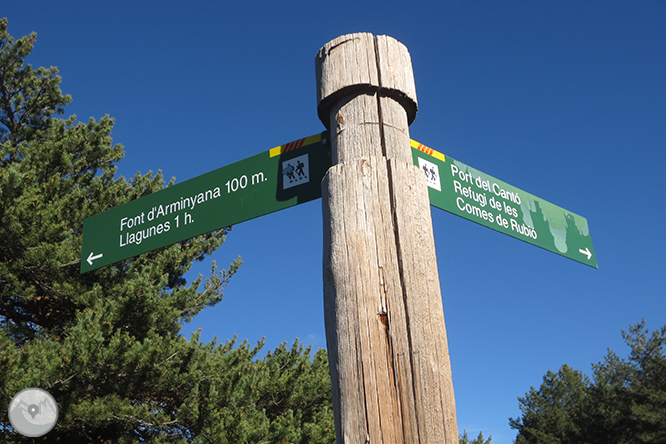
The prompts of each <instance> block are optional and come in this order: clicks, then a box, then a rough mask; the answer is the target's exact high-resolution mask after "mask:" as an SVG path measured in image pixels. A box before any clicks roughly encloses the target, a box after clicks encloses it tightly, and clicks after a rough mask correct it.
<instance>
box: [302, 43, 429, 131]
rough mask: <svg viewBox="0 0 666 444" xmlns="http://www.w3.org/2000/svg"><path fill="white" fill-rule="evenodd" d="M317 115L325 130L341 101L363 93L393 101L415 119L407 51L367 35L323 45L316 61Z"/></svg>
mask: <svg viewBox="0 0 666 444" xmlns="http://www.w3.org/2000/svg"><path fill="white" fill-rule="evenodd" d="M315 69H316V74H317V112H318V114H319V119H320V120H321V121H322V123H323V124H324V125H325V126H326V127H327V128H328V126H329V123H328V122H329V113H330V109H331V107H332V105H333V103H334V102H335V101H336V100H338V99H339V98H340V97H342V96H345V95H348V94H353V93H355V92H357V93H363V92H371V93H374V92H376V91H379V92H380V93H381V94H382V95H384V96H388V97H392V98H393V99H394V100H396V101H397V102H399V103H400V104H401V105H402V106H403V107H404V108H405V111H406V112H407V121H408V123H409V124H411V123H412V122H413V121H414V119H415V118H416V111H417V109H418V104H417V102H416V86H415V84H414V71H413V70H412V60H411V57H410V56H409V51H407V47H405V45H403V44H402V43H400V42H399V41H397V40H396V39H394V38H392V37H389V36H386V35H379V36H374V35H372V34H370V33H356V34H347V35H343V36H340V37H338V38H336V39H333V40H331V41H330V42H328V43H327V44H325V45H324V46H323V47H322V48H321V49H320V50H319V52H318V53H317V56H316V57H315Z"/></svg>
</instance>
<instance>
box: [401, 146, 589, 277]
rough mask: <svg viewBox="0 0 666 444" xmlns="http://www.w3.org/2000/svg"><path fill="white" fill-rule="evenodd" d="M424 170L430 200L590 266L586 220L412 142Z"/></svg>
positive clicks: (459, 214) (416, 156)
mask: <svg viewBox="0 0 666 444" xmlns="http://www.w3.org/2000/svg"><path fill="white" fill-rule="evenodd" d="M411 146H412V156H413V159H414V164H415V165H417V166H418V167H419V168H421V169H422V170H423V172H424V173H425V175H426V181H427V184H428V187H429V189H428V191H429V194H430V204H431V205H433V206H435V207H437V208H440V209H442V210H445V211H448V212H450V213H453V214H456V215H458V216H461V217H464V218H465V219H468V220H471V221H473V222H476V223H479V224H481V225H484V226H486V227H488V228H492V229H493V230H497V231H499V232H501V233H504V234H507V235H509V236H512V237H514V238H516V239H520V240H523V241H525V242H528V243H530V244H532V245H536V246H537V247H541V248H544V249H546V250H548V251H552V252H553V253H557V254H560V255H562V256H564V257H568V258H569V259H573V260H575V261H578V262H581V263H583V264H585V265H589V266H591V267H594V268H598V267H597V258H596V256H595V254H594V249H593V248H592V240H591V239H590V230H589V228H588V225H587V220H586V219H585V218H584V217H581V216H579V215H577V214H574V213H572V212H570V211H567V210H565V209H563V208H560V207H558V206H557V205H553V204H552V203H550V202H546V201H545V200H542V199H540V198H538V197H536V196H534V195H532V194H530V193H527V192H525V191H522V190H519V189H518V188H516V187H514V186H511V185H509V184H507V183H505V182H502V181H501V180H498V179H495V178H494V177H492V176H489V175H487V174H485V173H482V172H481V171H478V170H475V169H474V168H471V167H469V166H467V165H465V164H464V163H462V162H459V161H457V160H454V159H452V158H450V157H447V156H444V155H443V154H442V153H439V152H437V151H435V150H433V149H432V148H429V147H427V146H425V145H422V144H420V143H418V142H416V141H414V140H412V141H411Z"/></svg>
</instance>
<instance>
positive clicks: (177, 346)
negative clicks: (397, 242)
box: [0, 19, 335, 444]
mask: <svg viewBox="0 0 666 444" xmlns="http://www.w3.org/2000/svg"><path fill="white" fill-rule="evenodd" d="M7 26H8V25H7V20H6V19H3V20H2V21H0V406H3V405H4V406H8V405H9V401H10V400H11V398H12V396H14V395H15V394H16V393H18V392H19V391H20V390H22V389H25V388H28V387H39V388H43V389H45V390H47V391H48V392H49V393H51V395H53V397H54V398H55V399H56V401H57V402H58V407H59V418H58V422H57V424H56V426H55V428H54V429H53V430H52V431H51V432H49V433H48V434H47V435H46V436H45V438H44V439H46V440H47V441H48V442H62V443H68V444H69V443H134V442H155V443H157V442H159V443H166V442H169V443H245V442H253V443H259V442H280V443H281V442H289V443H314V442H320V443H326V442H333V441H334V440H335V437H334V434H335V432H334V424H333V413H332V407H331V400H330V397H331V395H330V379H329V375H328V362H327V358H326V354H325V352H324V351H323V350H320V351H318V352H317V353H315V354H314V355H313V356H311V354H310V349H309V348H308V349H304V348H303V346H301V345H299V344H298V342H295V343H294V345H293V347H291V348H287V347H286V344H283V345H282V346H280V347H278V348H277V349H276V350H275V351H273V352H271V353H268V355H267V356H266V357H265V358H263V359H261V360H257V353H258V352H259V350H260V348H261V347H262V345H263V344H258V345H257V346H256V347H251V346H249V345H248V344H247V343H245V342H243V343H241V344H237V343H236V342H235V339H234V340H230V341H227V342H225V343H223V344H218V343H216V342H215V341H213V342H211V343H201V342H199V335H198V334H194V335H193V336H192V337H191V338H189V339H186V338H184V337H182V336H180V335H179V331H180V329H181V327H182V324H183V323H184V322H188V321H189V320H191V319H192V317H193V316H195V315H196V314H197V313H199V312H200V311H201V310H203V309H205V308H206V307H210V306H212V305H215V304H216V303H218V302H219V301H220V300H221V299H222V290H223V289H224V288H225V287H226V285H227V283H228V281H229V279H230V278H231V277H232V276H233V274H234V273H235V272H236V270H237V269H238V267H239V266H240V264H241V261H240V258H239V259H238V260H236V261H234V262H233V263H232V264H230V266H229V268H228V269H224V270H218V269H217V268H216V266H215V264H214V263H213V265H212V270H211V274H210V276H209V277H208V278H206V279H203V278H202V277H201V276H200V277H199V279H197V280H195V281H193V282H191V283H189V284H188V283H187V282H186V281H185V279H184V278H183V276H184V274H185V273H186V272H187V271H188V270H189V269H190V266H191V264H192V262H193V261H195V260H196V261H201V260H203V259H204V258H205V257H206V256H207V255H209V254H210V253H211V252H213V251H215V250H216V249H217V248H218V247H220V246H221V245H222V243H223V242H224V240H225V237H226V235H227V234H228V232H229V230H230V228H225V229H222V230H218V231H216V232H213V233H209V234H207V235H203V236H199V237H196V238H193V239H190V240H187V241H184V242H180V243H177V244H175V245H172V246H169V247H165V248H162V249H159V250H155V251H152V252H149V253H146V254H143V255H141V256H140V257H135V258H132V259H130V260H126V261H123V262H121V263H118V264H114V265H110V266H106V267H103V268H101V269H99V270H95V271H93V272H89V273H86V274H83V275H81V274H79V260H80V252H81V230H82V223H83V220H84V219H85V218H86V217H88V216H92V215H94V214H97V213H100V212H102V211H104V210H106V209H109V208H112V207H115V206H118V205H120V204H123V203H125V202H128V201H130V200H133V199H137V198H139V197H141V196H144V195H146V194H149V193H152V192H155V191H158V190H160V189H162V188H164V187H165V186H168V184H165V180H164V178H163V177H162V175H161V174H160V173H157V174H155V175H153V174H152V173H149V174H147V175H141V174H137V175H136V176H134V177H133V178H131V179H129V180H127V179H125V178H122V177H121V178H116V177H115V172H116V166H115V164H116V163H117V162H118V161H120V160H121V159H122V157H123V147H122V146H120V145H118V144H115V145H114V144H113V143H112V140H111V137H110V133H111V129H112V127H113V119H111V118H109V117H108V116H105V117H103V118H101V119H99V120H95V119H92V118H91V119H90V120H89V121H88V122H87V123H84V122H78V121H77V120H76V117H75V116H72V117H69V118H61V117H59V116H62V115H63V114H64V107H65V106H66V105H67V103H69V101H70V97H69V96H66V95H63V94H62V92H61V90H60V86H59V85H60V77H59V76H58V70H57V69H56V68H38V69H34V68H33V67H32V66H30V65H29V64H26V63H25V59H26V57H27V56H28V55H29V54H30V52H31V50H32V48H33V45H34V43H35V39H36V35H35V34H31V35H30V36H26V37H23V38H20V39H14V38H13V37H12V36H11V35H10V34H9V33H8V28H7ZM0 440H2V442H8V443H11V442H28V441H29V439H28V438H26V437H23V436H22V435H20V434H19V433H17V432H16V431H14V430H13V428H12V427H11V424H10V423H9V422H8V421H7V415H3V417H0Z"/></svg>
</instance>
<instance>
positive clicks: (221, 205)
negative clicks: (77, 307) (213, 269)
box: [81, 134, 331, 273]
mask: <svg viewBox="0 0 666 444" xmlns="http://www.w3.org/2000/svg"><path fill="white" fill-rule="evenodd" d="M330 165H331V161H330V145H325V144H324V143H322V137H321V135H319V134H317V135H314V136H310V137H305V138H303V139H299V140H297V141H294V142H291V143H288V144H286V145H281V146H278V147H275V148H273V149H271V150H269V151H265V152H263V153H260V154H257V155H255V156H252V157H249V158H247V159H244V160H241V161H239V162H236V163H233V164H231V165H228V166H225V167H222V168H219V169H217V170H214V171H211V172H209V173H206V174H202V175H201V176H198V177H195V178H193V179H190V180H187V181H184V182H181V183H179V184H176V185H173V186H171V187H167V188H164V189H163V190H160V191H158V192H155V193H153V194H149V195H147V196H144V197H142V198H140V199H136V200H133V201H131V202H128V203H126V204H124V205H120V206H118V207H116V208H113V209H111V210H108V211H105V212H104V213H100V214H97V215H95V216H92V217H89V218H87V219H86V220H84V222H83V246H82V248H81V273H85V272H87V271H91V270H95V269H97V268H100V267H103V266H105V265H108V264H112V263H114V262H118V261H121V260H124V259H128V258H130V257H133V256H137V255H139V254H142V253H145V252H147V251H151V250H154V249H157V248H160V247H164V246H167V245H171V244H173V243H176V242H180V241H183V240H186V239H189V238H192V237H194V236H198V235H200V234H204V233H208V232H211V231H214V230H217V229H220V228H222V227H226V226H229V225H233V224H237V223H240V222H243V221H246V220H249V219H253V218H255V217H258V216H262V215H264V214H268V213H272V212H274V211H278V210H281V209H284V208H289V207H292V206H294V205H298V204H300V203H304V202H308V201H311V200H314V199H317V198H319V197H321V180H322V178H323V177H324V174H325V173H326V171H327V170H328V168H329V167H330Z"/></svg>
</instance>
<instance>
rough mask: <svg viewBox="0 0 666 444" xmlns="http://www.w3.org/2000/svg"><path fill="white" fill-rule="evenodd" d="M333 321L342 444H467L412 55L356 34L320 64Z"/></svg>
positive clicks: (328, 304)
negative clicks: (417, 131)
mask: <svg viewBox="0 0 666 444" xmlns="http://www.w3.org/2000/svg"><path fill="white" fill-rule="evenodd" d="M316 70H317V98H318V111H319V117H320V119H321V120H322V122H323V123H324V125H325V126H326V127H327V128H329V130H330V137H331V154H332V162H333V166H332V167H331V168H330V169H329V171H328V173H327V174H326V176H325V177H324V180H323V183H322V208H323V215H324V218H323V220H324V316H325V323H326V341H327V346H328V354H329V365H330V369H331V378H332V383H333V405H334V410H335V424H336V434H337V439H338V442H339V443H348V444H351V443H373V444H375V443H447V444H453V443H457V442H458V430H457V425H456V414H455V402H454V397H453V384H452V381H451V366H450V361H449V351H448V345H447V339H446V330H445V327H444V314H443V309H442V296H441V294H440V285H439V277H438V273H437V261H436V257H435V243H434V238H433V231H432V221H431V217H430V202H429V200H428V199H429V198H428V190H427V186H426V183H425V181H424V177H423V172H422V171H421V170H420V169H419V168H418V167H416V166H415V165H414V163H413V160H412V153H411V148H410V138H409V130H408V125H409V123H411V121H412V120H413V119H414V117H415V115H416V106H417V105H416V92H415V86H414V76H413V73H412V66H411V60H410V57H409V53H408V52H407V49H406V48H405V47H404V46H403V45H402V44H401V43H399V42H398V41H396V40H394V39H392V38H390V37H387V36H377V37H375V36H373V35H371V34H350V35H345V36H342V37H338V38H337V39H335V40H332V41H331V42H329V43H327V44H326V45H324V47H323V48H321V49H320V50H319V53H318V54H317V57H316Z"/></svg>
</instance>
